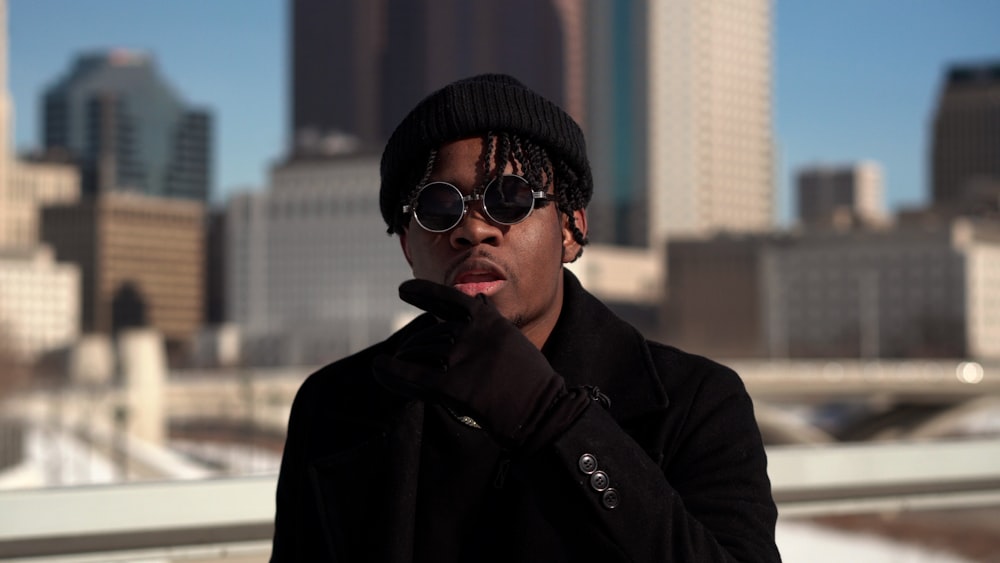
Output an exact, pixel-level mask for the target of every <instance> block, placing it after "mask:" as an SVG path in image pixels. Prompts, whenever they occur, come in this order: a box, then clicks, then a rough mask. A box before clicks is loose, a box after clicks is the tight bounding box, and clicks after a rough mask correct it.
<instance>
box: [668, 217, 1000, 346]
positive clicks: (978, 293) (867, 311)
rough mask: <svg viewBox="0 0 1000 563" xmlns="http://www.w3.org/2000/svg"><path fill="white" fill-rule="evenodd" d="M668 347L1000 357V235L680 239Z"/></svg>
mask: <svg viewBox="0 0 1000 563" xmlns="http://www.w3.org/2000/svg"><path fill="white" fill-rule="evenodd" d="M667 252H668V256H669V258H670V263H669V268H670V270H671V275H670V281H669V284H668V288H669V289H668V291H669V294H670V300H669V304H668V306H667V320H666V325H667V327H668V334H667V337H666V338H667V340H668V341H669V342H671V343H674V344H676V345H678V346H681V347H683V348H686V349H689V350H691V351H693V352H696V353H703V354H708V355H713V356H729V357H738V356H750V357H764V356H771V357H858V358H886V357H888V358H921V357H971V358H976V359H997V358H1000V228H998V227H997V225H996V224H995V223H989V222H986V221H982V220H979V221H973V220H971V219H966V218H960V219H956V220H953V221H951V222H948V223H942V224H938V225H907V226H897V227H894V228H891V229H879V230H874V229H868V230H865V229H855V230H849V231H837V230H808V231H803V232H801V233H798V234H788V233H785V234H761V235H745V236H729V235H719V236H716V237H711V238H704V239H700V240H699V239H693V238H692V239H686V240H674V241H671V243H670V244H669V245H668V250H667Z"/></svg>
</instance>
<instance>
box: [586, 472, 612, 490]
mask: <svg viewBox="0 0 1000 563" xmlns="http://www.w3.org/2000/svg"><path fill="white" fill-rule="evenodd" d="M610 484H611V482H610V479H608V474H607V473H605V472H603V471H597V472H595V473H594V474H593V475H591V476H590V486H591V487H593V489H594V490H595V491H597V492H601V491H603V490H604V489H607V488H608V485H610Z"/></svg>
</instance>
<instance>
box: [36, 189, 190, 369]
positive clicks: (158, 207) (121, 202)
mask: <svg viewBox="0 0 1000 563" xmlns="http://www.w3.org/2000/svg"><path fill="white" fill-rule="evenodd" d="M204 223H205V211H204V206H203V205H202V204H201V203H199V202H196V201H189V200H183V199H171V198H162V197H152V196H143V195H138V194H128V193H108V194H104V195H102V196H101V197H98V198H85V199H83V200H81V201H80V202H78V203H75V204H64V205H53V206H48V207H45V208H44V209H43V210H42V218H41V228H42V238H43V240H44V241H45V242H46V243H47V244H51V245H52V247H53V248H54V249H55V252H56V257H57V258H58V260H60V261H65V262H72V263H74V264H76V265H77V267H78V268H79V269H80V272H81V279H82V290H81V295H82V303H81V304H82V329H83V330H84V331H85V332H98V333H104V334H111V333H117V332H119V331H120V330H121V329H124V328H129V327H136V326H145V327H151V328H154V329H157V330H158V331H159V332H160V333H161V334H162V335H163V337H164V338H165V339H166V342H167V345H168V348H169V349H170V350H171V352H172V353H173V352H174V351H183V350H185V349H186V347H187V346H188V345H189V344H190V343H191V340H192V338H193V337H194V336H195V334H196V333H197V331H198V329H199V328H200V327H201V325H202V315H203V286H204V279H203V273H202V269H203V256H204Z"/></svg>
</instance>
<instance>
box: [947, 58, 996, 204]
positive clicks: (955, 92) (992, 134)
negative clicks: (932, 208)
mask: <svg viewBox="0 0 1000 563" xmlns="http://www.w3.org/2000/svg"><path fill="white" fill-rule="evenodd" d="M930 152H931V196H932V198H933V202H934V204H935V205H936V206H938V207H941V208H944V209H952V210H957V211H976V210H977V209H981V208H982V207H983V206H986V208H987V209H988V210H989V211H992V212H994V213H995V212H997V211H998V209H997V207H998V201H1000V61H993V62H990V63H985V64H979V65H956V66H953V67H951V68H950V69H949V70H948V73H947V77H946V79H945V83H944V86H943V87H942V89H941V94H940V96H939V97H938V103H937V109H936V111H935V114H934V125H933V135H932V138H931V151H930Z"/></svg>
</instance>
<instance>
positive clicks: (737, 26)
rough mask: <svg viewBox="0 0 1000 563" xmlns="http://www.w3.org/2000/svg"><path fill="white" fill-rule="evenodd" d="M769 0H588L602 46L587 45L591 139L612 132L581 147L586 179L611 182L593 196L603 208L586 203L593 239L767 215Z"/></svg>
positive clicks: (653, 239)
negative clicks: (591, 173) (591, 165)
mask: <svg viewBox="0 0 1000 563" xmlns="http://www.w3.org/2000/svg"><path fill="white" fill-rule="evenodd" d="M771 4H772V2H771V0H719V1H713V2H701V1H696V0H662V1H660V0H645V1H643V2H612V3H606V2H599V1H596V0H595V1H593V2H591V3H590V7H591V8H592V10H593V14H592V15H593V17H591V18H590V26H591V33H594V34H595V35H593V36H592V38H593V44H594V45H602V46H604V48H603V50H601V51H596V50H595V54H594V55H592V57H591V62H592V64H594V65H595V68H592V69H591V74H592V76H594V80H593V81H592V82H591V85H592V88H593V90H594V92H595V93H593V94H592V100H593V102H594V103H593V104H592V105H591V112H590V116H589V120H590V122H591V123H592V124H593V125H594V127H593V128H592V130H591V131H589V133H590V139H592V140H596V142H598V143H602V142H604V141H603V139H614V141H613V143H612V144H611V145H610V146H608V147H607V148H606V149H604V150H603V151H600V150H598V149H597V147H594V150H593V151H592V152H593V153H594V155H595V161H596V162H595V179H597V178H604V179H605V181H607V182H609V183H610V184H609V185H602V186H601V188H599V189H604V190H605V191H604V194H603V195H601V194H600V193H598V194H595V198H597V197H603V198H610V199H611V200H612V201H611V202H610V204H611V205H612V207H613V209H614V212H613V213H612V214H611V216H610V217H598V216H597V215H596V213H600V211H599V210H598V209H595V208H594V207H592V210H593V211H594V212H595V219H596V220H597V221H595V227H596V229H595V231H594V237H595V240H597V241H599V242H610V243H615V244H625V245H633V246H661V245H662V244H663V242H664V240H665V239H666V237H668V236H672V235H678V234H695V233H706V232H711V231H717V230H729V231H761V230H766V229H768V228H770V227H771V226H773V223H774V148H773V144H774V141H773V133H772V126H771V9H772V6H771ZM601 11H603V12H604V16H603V17H599V16H598V15H597V13H598V12H601ZM598 76H600V77H602V78H600V79H598V78H597V77H598ZM603 112H611V115H603V116H602V115H600V114H601V113H603ZM595 113H596V114H597V115H595ZM602 203H606V202H601V201H599V200H597V199H595V204H597V207H600V206H601V204H602ZM609 221H610V225H609V224H608V222H609Z"/></svg>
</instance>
